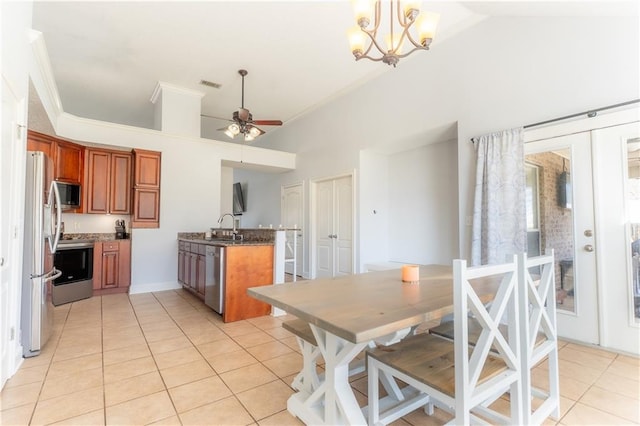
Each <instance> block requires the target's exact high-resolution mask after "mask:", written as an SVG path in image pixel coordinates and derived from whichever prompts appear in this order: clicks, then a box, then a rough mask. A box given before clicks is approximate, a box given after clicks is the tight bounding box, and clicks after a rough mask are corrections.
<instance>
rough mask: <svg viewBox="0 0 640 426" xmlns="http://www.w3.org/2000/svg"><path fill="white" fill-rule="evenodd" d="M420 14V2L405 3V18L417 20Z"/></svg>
mask: <svg viewBox="0 0 640 426" xmlns="http://www.w3.org/2000/svg"><path fill="white" fill-rule="evenodd" d="M418 14H420V2H419V1H405V2H404V16H406V17H407V18H409V19H410V20H412V21H413V20H414V19H416V17H417V16H418Z"/></svg>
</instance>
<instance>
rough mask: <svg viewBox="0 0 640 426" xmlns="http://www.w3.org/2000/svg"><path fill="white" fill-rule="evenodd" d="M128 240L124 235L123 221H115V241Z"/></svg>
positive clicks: (125, 234)
mask: <svg viewBox="0 0 640 426" xmlns="http://www.w3.org/2000/svg"><path fill="white" fill-rule="evenodd" d="M127 238H129V236H128V235H127V233H126V229H125V224H124V220H116V240H124V239H127Z"/></svg>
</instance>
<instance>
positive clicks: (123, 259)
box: [118, 240, 131, 288]
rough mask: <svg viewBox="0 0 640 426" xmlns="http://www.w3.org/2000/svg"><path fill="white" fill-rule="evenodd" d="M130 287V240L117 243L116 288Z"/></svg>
mask: <svg viewBox="0 0 640 426" xmlns="http://www.w3.org/2000/svg"><path fill="white" fill-rule="evenodd" d="M130 285H131V240H120V241H118V287H119V288H125V287H129V286H130Z"/></svg>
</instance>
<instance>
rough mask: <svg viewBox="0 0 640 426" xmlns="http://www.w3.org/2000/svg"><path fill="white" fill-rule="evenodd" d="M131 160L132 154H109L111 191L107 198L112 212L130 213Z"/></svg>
mask: <svg viewBox="0 0 640 426" xmlns="http://www.w3.org/2000/svg"><path fill="white" fill-rule="evenodd" d="M131 161H132V155H131V154H129V153H127V152H124V153H115V152H114V153H112V154H111V193H110V197H109V198H110V199H109V205H110V210H111V213H112V214H130V213H131Z"/></svg>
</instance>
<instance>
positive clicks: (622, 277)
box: [592, 122, 640, 355]
mask: <svg viewBox="0 0 640 426" xmlns="http://www.w3.org/2000/svg"><path fill="white" fill-rule="evenodd" d="M592 143H593V146H594V169H595V173H594V180H595V194H596V197H595V199H596V220H597V222H596V227H597V229H598V235H597V243H598V244H597V246H596V252H597V254H598V283H599V284H600V285H599V289H600V291H599V300H600V316H601V330H602V335H601V338H600V340H601V345H602V346H605V347H609V348H612V349H617V350H621V351H625V352H630V353H634V354H639V355H640V277H639V275H640V274H639V273H640V123H638V122H636V123H631V124H625V125H621V126H615V127H609V128H605V129H600V130H594V131H593V132H592Z"/></svg>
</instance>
